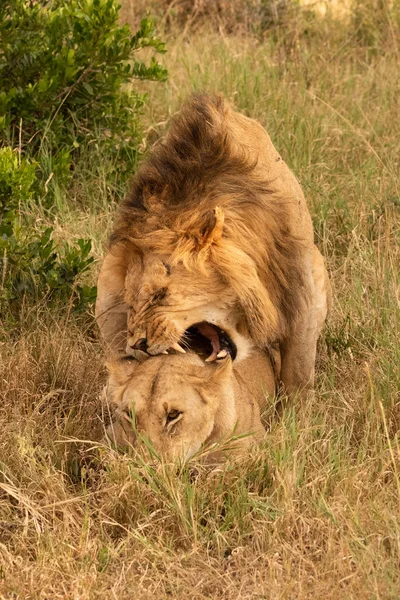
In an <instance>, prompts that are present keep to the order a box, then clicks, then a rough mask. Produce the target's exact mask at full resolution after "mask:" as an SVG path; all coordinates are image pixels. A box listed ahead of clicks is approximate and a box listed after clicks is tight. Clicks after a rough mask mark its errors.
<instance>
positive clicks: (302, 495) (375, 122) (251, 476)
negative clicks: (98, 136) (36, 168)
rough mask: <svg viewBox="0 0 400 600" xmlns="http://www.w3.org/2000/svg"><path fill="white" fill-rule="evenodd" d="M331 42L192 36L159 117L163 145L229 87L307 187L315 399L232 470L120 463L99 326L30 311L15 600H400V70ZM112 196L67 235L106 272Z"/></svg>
mask: <svg viewBox="0 0 400 600" xmlns="http://www.w3.org/2000/svg"><path fill="white" fill-rule="evenodd" d="M329 27H330V26H329V23H328V22H323V23H321V24H319V25H318V26H317V25H316V22H314V21H313V22H311V24H310V25H309V28H310V31H309V33H308V34H307V36H306V37H304V27H303V26H301V27H300V25H299V23H297V24H294V25H293V28H292V29H291V30H290V31H288V35H287V36H286V37H285V38H282V37H279V38H278V39H276V40H272V39H266V40H265V41H264V42H262V43H260V42H259V41H257V40H255V39H253V38H250V37H248V38H243V37H237V36H234V35H231V36H227V35H224V36H221V35H217V34H215V33H206V32H205V31H202V32H199V33H197V34H193V35H192V36H191V38H190V40H188V38H187V37H185V36H179V35H175V36H173V37H171V38H170V39H169V41H168V48H169V54H168V55H167V57H166V59H165V62H166V64H167V66H168V68H169V70H170V79H169V82H168V83H167V84H166V86H164V87H160V86H159V87H157V88H154V87H149V94H150V102H149V107H150V108H149V110H148V113H147V115H146V119H147V123H148V134H149V136H150V137H149V138H148V139H150V140H151V136H152V135H157V134H158V133H159V132H161V131H162V130H163V128H164V126H165V123H166V121H168V119H169V116H170V115H171V114H172V113H173V112H174V111H176V110H177V109H178V107H179V104H180V102H181V100H182V99H183V97H185V95H186V94H187V92H188V91H189V90H190V89H192V88H193V87H196V88H206V89H214V90H215V89H217V90H219V91H222V92H223V93H225V94H226V95H227V96H228V97H229V98H231V99H233V100H235V102H236V104H237V106H238V107H239V108H240V109H241V110H243V111H245V112H246V113H248V114H250V115H252V116H255V117H256V118H258V119H259V120H260V121H261V122H262V123H263V124H265V125H266V126H267V128H268V130H269V131H270V133H271V135H272V138H273V139H274V141H275V143H276V146H277V147H278V148H279V150H280V152H282V154H283V155H284V156H285V158H286V159H287V160H288V162H289V164H290V165H291V166H292V167H293V169H294V171H295V172H296V174H297V175H298V176H299V178H300V180H301V182H302V184H303V186H304V189H305V192H306V194H307V197H308V198H309V202H310V206H311V208H312V212H313V216H314V223H315V229H316V239H317V242H318V244H319V246H320V247H321V249H322V250H323V252H324V253H325V254H326V256H327V260H328V265H329V269H330V273H331V277H332V282H333V287H334V295H335V307H334V311H333V314H332V317H331V320H330V322H329V324H328V326H327V328H326V330H325V335H324V338H323V339H322V340H321V345H320V351H319V358H318V381H317V393H316V398H315V400H314V401H313V402H309V403H308V404H300V403H294V404H292V405H290V406H287V407H286V408H285V409H284V411H283V415H282V418H281V419H275V420H274V421H273V423H272V426H271V431H270V433H269V435H268V437H267V439H266V441H265V443H264V445H263V447H261V448H258V449H255V450H254V451H253V453H252V454H251V455H250V456H247V457H246V458H245V459H244V460H243V461H242V463H241V464H227V465H225V467H224V468H223V469H221V470H220V471H219V472H210V471H209V470H207V469H205V468H203V467H201V466H197V467H196V469H195V470H193V469H191V468H183V469H181V471H180V472H179V473H177V469H176V468H175V469H174V468H171V467H168V466H165V465H164V466H163V465H158V466H157V465H154V464H153V461H149V462H146V461H143V458H141V457H140V456H124V455H119V454H117V453H116V452H114V451H113V450H110V449H107V448H105V447H102V446H101V444H99V440H100V439H101V436H102V432H103V428H104V424H105V423H106V422H107V419H108V414H107V412H108V411H107V407H106V406H103V405H102V402H101V400H100V398H99V396H100V391H101V386H102V382H103V381H104V377H105V374H104V370H103V360H102V353H101V348H100V346H99V344H98V342H97V341H96V339H95V334H94V333H93V329H92V323H91V322H90V321H89V325H88V324H87V323H88V321H87V320H86V321H84V320H81V321H80V322H76V321H75V320H72V318H68V317H66V316H65V315H61V316H60V315H59V314H57V312H56V311H53V312H50V311H49V310H48V309H47V308H46V306H42V307H37V308H35V309H34V310H33V309H32V310H28V309H27V310H26V311H25V313H24V315H23V318H22V319H21V322H20V330H19V331H15V332H13V333H12V334H11V333H10V332H9V331H8V332H6V331H4V332H3V335H2V338H1V340H2V341H1V346H0V348H1V356H2V363H1V366H0V368H1V374H0V389H1V397H2V404H1V407H0V428H1V432H2V433H1V441H0V598H2V599H7V600H8V599H11V598H21V599H22V598H23V599H24V600H25V599H41V600H42V599H46V600H47V599H49V600H50V599H51V600H54V599H57V598H63V599H64V598H65V599H70V598H74V599H76V600H84V599H89V598H90V599H93V598H107V599H108V598H110V599H113V598H117V599H118V600H123V599H125V598H126V599H128V598H129V599H130V598H132V597H135V598H157V599H158V598H160V599H162V598H193V599H206V598H223V599H224V600H225V599H228V600H229V599H232V600H233V599H236V598H244V599H245V598H252V599H260V600H261V599H270V598H271V599H274V600H275V599H279V598H282V599H286V598H290V599H292V598H296V599H299V600H300V599H301V600H305V599H319V598H321V597H324V598H326V599H327V600H328V599H332V600H333V599H335V600H336V599H337V598H346V599H347V598H349V599H357V600H360V599H385V600H386V599H390V598H393V599H395V598H398V596H399V589H400V575H399V573H400V571H399V561H400V547H399V546H400V518H399V514H400V512H399V509H400V506H399V504H400V472H399V470H400V453H399V452H400V451H399V428H400V396H399V389H400V372H399V364H400V350H399V343H398V340H399V336H400V327H399V324H400V278H399V265H400V243H399V242H400V227H399V225H400V200H399V176H398V172H399V154H398V139H399V134H400V131H399V129H400V127H399V120H398V114H399V109H400V106H399V96H398V89H399V83H400V81H399V77H400V76H399V71H398V55H397V48H396V44H394V43H390V44H388V45H387V46H380V47H379V51H378V52H374V51H373V49H372V50H371V48H367V47H366V46H363V45H362V44H361V43H360V42H359V41H356V39H355V38H354V36H353V33H354V32H353V33H351V32H349V33H348V34H347V33H346V32H343V31H338V29H337V28H332V27H331V28H329ZM299 28H300V29H299ZM291 31H294V32H296V31H297V32H299V31H300V32H303V33H302V35H301V37H300V38H299V37H296V36H297V33H296V35H294V34H293V36H292V37H290V36H291V33H290V32H291ZM393 31H394V29H393ZM396 35H397V34H396ZM393 39H394V38H393ZM396 39H398V38H396ZM397 47H398V46H397ZM148 143H151V142H149V141H148ZM99 189H101V186H100V188H99ZM100 195H101V194H100ZM104 198H105V195H104V196H103V197H100V199H96V202H94V201H93V203H92V204H91V206H88V208H87V210H85V209H83V208H77V207H76V205H75V207H74V206H73V204H72V203H71V202H70V199H64V203H65V204H64V206H60V216H59V220H58V224H59V235H60V237H63V236H65V237H69V236H71V235H77V234H78V233H77V229H79V234H80V235H82V233H84V234H87V235H90V236H92V237H93V240H94V242H95V248H96V255H97V256H99V255H100V253H101V244H102V242H103V241H104V239H105V236H106V230H107V227H108V224H109V222H110V220H111V218H112V214H111V212H110V211H109V210H107V211H105V207H106V202H105V200H104ZM67 200H68V201H67ZM92 276H93V278H94V277H95V270H94V271H93V275H92Z"/></svg>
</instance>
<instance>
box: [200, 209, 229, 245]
mask: <svg viewBox="0 0 400 600" xmlns="http://www.w3.org/2000/svg"><path fill="white" fill-rule="evenodd" d="M224 220H225V217H224V211H223V210H222V208H220V207H219V206H216V207H215V208H214V210H213V211H210V212H209V213H208V214H207V216H206V220H205V222H204V225H203V227H202V229H201V232H200V233H201V238H200V245H201V250H204V249H206V248H208V247H209V246H211V244H214V243H215V242H218V241H219V240H220V239H221V237H222V231H223V228H224Z"/></svg>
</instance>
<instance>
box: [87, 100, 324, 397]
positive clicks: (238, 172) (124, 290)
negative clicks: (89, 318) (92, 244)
mask: <svg viewBox="0 0 400 600" xmlns="http://www.w3.org/2000/svg"><path fill="white" fill-rule="evenodd" d="M320 261H322V265H323V259H322V257H321V255H320V254H319V252H318V250H316V249H315V248H314V244H313V230H312V224H311V218H310V214H309V211H308V208H307V205H306V202H305V200H304V196H303V193H302V191H301V188H300V186H299V184H298V182H297V181H296V179H295V177H294V175H293V174H292V172H291V171H290V169H289V168H288V167H287V165H286V164H285V162H284V161H283V160H282V158H281V157H280V156H279V154H278V152H277V151H276V150H275V148H274V146H273V144H272V142H271V140H270V138H269V136H268V134H267V133H266V131H265V130H264V129H263V128H262V127H261V125H259V124H258V123H257V122H256V121H254V120H252V119H249V118H247V117H245V116H243V115H241V114H239V113H236V112H234V111H233V110H232V109H231V108H230V107H229V106H228V105H227V104H226V103H225V102H224V100H223V99H222V98H221V97H211V96H207V95H195V96H193V97H192V99H191V100H190V101H189V102H188V104H187V105H186V106H185V107H184V108H183V109H182V111H181V112H180V113H179V115H178V116H177V117H176V118H175V120H174V121H173V124H172V126H171V129H170V131H169V133H168V135H167V136H166V138H165V140H164V141H162V142H160V143H159V144H158V146H157V147H156V148H155V149H154V150H153V152H152V153H151V155H150V157H149V158H148V160H147V161H146V162H145V163H144V164H143V165H142V167H141V168H140V169H139V171H138V173H137V175H136V177H135V179H134V182H133V187H132V190H131V193H130V194H129V196H128V198H127V199H126V201H125V202H124V203H123V205H122V207H121V209H120V213H119V217H118V219H117V222H116V225H115V228H114V232H113V235H112V237H111V242H110V250H109V254H108V255H107V256H106V258H105V261H104V263H103V267H102V270H101V273H100V276H99V281H98V301H97V305H96V315H97V320H98V323H99V325H100V328H101V330H102V333H103V336H104V338H105V340H106V342H107V344H108V346H109V348H110V349H111V350H113V351H118V350H119V351H122V349H123V347H124V345H125V342H126V340H128V343H129V344H130V345H131V346H133V345H134V344H135V342H137V340H139V339H140V338H145V339H146V340H147V344H148V349H149V352H150V354H158V353H161V352H163V351H165V350H168V348H169V347H170V346H171V345H172V344H173V343H174V342H177V341H179V340H180V339H181V337H182V335H183V334H184V332H185V330H186V329H187V328H188V327H189V326H190V325H192V324H194V323H196V322H200V321H209V322H211V323H215V324H216V325H218V326H220V327H221V328H222V329H224V330H225V331H227V333H228V334H229V335H230V336H231V337H232V339H233V340H234V341H235V343H236V345H237V346H238V348H239V350H240V347H241V340H242V339H243V338H250V339H251V340H252V341H253V342H254V343H255V344H256V345H257V346H258V347H260V348H262V347H265V346H266V345H268V344H271V343H274V342H279V345H280V351H281V355H282V379H283V382H284V384H285V385H286V389H287V391H288V392H289V393H291V392H295V391H297V390H299V389H301V388H307V387H308V388H312V387H313V381H314V364H315V351H316V342H317V337H318V333H319V330H320V328H321V318H320V315H321V314H322V313H321V312H319V316H318V315H317V311H318V308H317V298H316V294H317V293H318V291H317V290H316V287H315V283H314V273H313V269H314V263H317V264H319V262H320ZM324 273H325V272H324ZM327 285H328V283H327ZM129 344H128V345H129ZM244 356H245V355H244ZM244 356H241V355H239V359H241V358H244Z"/></svg>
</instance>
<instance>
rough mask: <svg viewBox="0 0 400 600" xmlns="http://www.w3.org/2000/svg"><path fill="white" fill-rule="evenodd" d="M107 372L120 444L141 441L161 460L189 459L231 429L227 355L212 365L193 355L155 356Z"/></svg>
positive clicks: (122, 362)
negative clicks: (143, 439)
mask: <svg viewBox="0 0 400 600" xmlns="http://www.w3.org/2000/svg"><path fill="white" fill-rule="evenodd" d="M108 368H109V371H110V381H109V386H108V390H109V392H110V396H111V398H112V400H113V402H114V403H115V404H116V406H117V412H118V413H119V419H120V424H121V425H122V430H123V434H122V436H121V435H120V434H118V435H117V439H116V441H117V443H119V444H121V445H127V444H131V445H135V444H136V442H137V438H138V437H139V438H140V437H142V436H145V437H148V438H149V439H150V441H151V443H152V445H153V447H154V449H155V450H156V452H157V453H158V454H160V455H161V456H162V457H164V458H165V459H167V460H174V459H177V458H182V459H188V458H190V457H191V456H193V454H195V453H196V452H197V451H198V450H199V449H200V447H201V446H202V444H204V443H205V442H212V441H214V438H218V437H219V436H220V435H221V433H222V434H224V432H225V431H226V432H227V433H228V434H230V433H232V432H233V431H234V429H235V424H236V421H237V415H236V412H235V406H234V402H233V388H232V361H231V359H230V357H229V356H227V357H226V358H224V359H222V360H217V361H215V362H213V363H211V364H207V363H205V362H204V361H203V360H202V359H201V358H200V357H199V356H197V355H196V354H186V355H185V356H181V355H171V356H163V357H159V356H157V357H152V358H149V359H147V360H145V361H144V362H143V363H140V362H138V361H136V360H132V359H131V360H126V359H125V360H120V361H118V362H116V363H111V364H109V365H108ZM221 411H222V412H221ZM217 413H218V414H217ZM222 423H223V427H222V428H221V424H222ZM120 433H121V430H120ZM110 437H112V436H110ZM121 437H122V439H121Z"/></svg>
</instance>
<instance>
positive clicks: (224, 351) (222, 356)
mask: <svg viewBox="0 0 400 600" xmlns="http://www.w3.org/2000/svg"><path fill="white" fill-rule="evenodd" d="M226 356H228V352H227V351H226V350H221V351H220V352H218V354H217V358H225V357H226Z"/></svg>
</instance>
